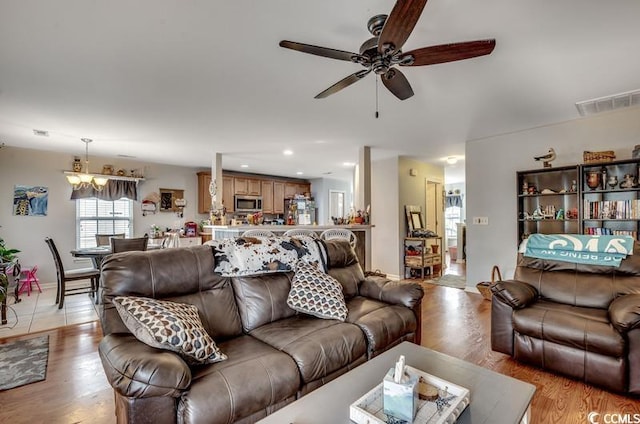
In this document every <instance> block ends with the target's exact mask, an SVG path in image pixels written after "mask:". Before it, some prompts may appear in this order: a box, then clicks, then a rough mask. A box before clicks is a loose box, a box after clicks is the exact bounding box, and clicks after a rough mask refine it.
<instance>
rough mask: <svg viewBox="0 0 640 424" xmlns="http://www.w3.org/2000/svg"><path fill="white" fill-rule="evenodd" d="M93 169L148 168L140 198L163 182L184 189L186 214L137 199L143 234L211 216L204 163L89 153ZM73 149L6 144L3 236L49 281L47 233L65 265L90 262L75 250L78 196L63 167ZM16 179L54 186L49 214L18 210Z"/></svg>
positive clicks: (0, 209)
mask: <svg viewBox="0 0 640 424" xmlns="http://www.w3.org/2000/svg"><path fill="white" fill-rule="evenodd" d="M89 161H90V169H92V170H100V169H102V165H103V164H112V165H114V168H115V169H119V168H124V169H144V176H145V181H142V182H140V183H139V185H138V195H139V200H142V199H143V198H144V197H145V196H146V195H148V194H149V193H151V192H158V190H159V188H173V189H183V190H184V193H185V199H186V200H187V206H186V207H185V209H184V217H183V218H179V217H178V216H177V215H176V214H175V213H173V212H160V213H157V214H149V215H147V216H142V211H141V209H140V201H137V202H135V203H134V214H133V225H134V228H133V233H134V236H135V237H141V236H143V235H144V234H145V233H148V232H149V229H150V227H151V225H158V226H160V227H161V228H165V227H169V228H180V227H182V225H183V224H184V222H186V221H196V222H198V221H199V220H201V219H206V218H208V217H207V216H206V215H199V214H197V188H198V186H197V184H198V181H197V176H196V172H197V171H199V170H200V169H196V168H188V167H178V166H171V165H160V164H155V163H146V162H137V161H131V160H124V159H113V158H104V157H94V156H90V157H89ZM72 162H73V155H71V154H68V153H54V152H44V151H39V150H30V149H21V148H16V147H3V148H2V149H0V170H1V175H2V178H0V202H1V204H0V225H1V228H0V236H1V237H2V238H4V240H5V242H6V245H7V247H10V248H15V249H19V250H20V251H21V252H20V254H19V259H20V262H21V263H22V264H25V265H38V276H39V278H40V280H41V281H43V282H55V280H56V271H55V266H54V263H53V258H52V256H51V253H50V252H49V249H48V248H47V245H46V244H45V242H44V239H45V237H52V238H53V240H54V241H55V243H56V246H57V247H58V250H59V251H60V256H61V257H62V260H63V263H64V266H65V268H68V269H73V268H81V267H85V266H89V265H90V262H89V261H88V260H83V259H74V258H73V257H72V256H71V255H70V254H69V251H71V250H73V249H75V243H76V230H75V220H76V215H75V202H74V201H72V200H69V198H70V196H71V191H72V189H71V186H70V185H69V184H68V183H67V180H66V178H65V176H64V174H63V173H62V171H64V170H70V169H71V163H72ZM15 185H34V186H36V185H37V186H45V187H48V190H49V197H48V211H47V215H46V216H15V215H13V192H14V186H15Z"/></svg>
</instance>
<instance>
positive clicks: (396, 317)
mask: <svg viewBox="0 0 640 424" xmlns="http://www.w3.org/2000/svg"><path fill="white" fill-rule="evenodd" d="M347 307H348V308H349V315H348V316H347V319H346V322H350V323H353V324H355V325H357V326H358V327H360V328H361V329H362V331H363V332H364V334H365V336H366V337H367V348H368V355H369V357H372V356H375V355H377V354H378V353H380V352H381V351H384V350H386V349H388V348H389V347H391V346H393V345H394V344H396V343H400V342H402V341H404V340H407V337H408V336H413V333H414V332H415V331H416V329H417V320H416V316H415V314H414V313H413V311H412V310H411V309H409V308H406V307H404V306H400V305H390V304H388V303H384V302H380V301H377V300H373V299H369V298H366V297H362V296H356V297H354V298H353V299H350V300H349V301H348V302H347ZM411 340H413V337H411Z"/></svg>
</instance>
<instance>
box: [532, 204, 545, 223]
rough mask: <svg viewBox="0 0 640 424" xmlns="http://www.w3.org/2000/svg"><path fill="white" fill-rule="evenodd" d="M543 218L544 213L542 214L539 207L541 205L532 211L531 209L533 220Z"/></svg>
mask: <svg viewBox="0 0 640 424" xmlns="http://www.w3.org/2000/svg"><path fill="white" fill-rule="evenodd" d="M543 218H544V215H543V213H542V207H541V206H538V207H537V208H536V210H534V211H533V219H534V220H535V221H539V220H541V219H543Z"/></svg>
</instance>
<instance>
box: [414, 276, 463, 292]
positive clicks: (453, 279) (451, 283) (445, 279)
mask: <svg viewBox="0 0 640 424" xmlns="http://www.w3.org/2000/svg"><path fill="white" fill-rule="evenodd" d="M424 282H425V283H430V284H437V285H439V286H447V287H453V288H454V289H464V288H465V287H466V286H467V278H466V277H464V276H461V275H454V274H445V275H443V276H442V277H440V278H437V279H434V280H424Z"/></svg>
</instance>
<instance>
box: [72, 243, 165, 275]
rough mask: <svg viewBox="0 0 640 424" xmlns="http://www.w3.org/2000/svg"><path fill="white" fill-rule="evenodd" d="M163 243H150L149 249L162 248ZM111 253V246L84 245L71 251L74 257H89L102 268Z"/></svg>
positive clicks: (95, 264) (95, 265) (96, 266)
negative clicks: (103, 262)
mask: <svg viewBox="0 0 640 424" xmlns="http://www.w3.org/2000/svg"><path fill="white" fill-rule="evenodd" d="M160 248H161V245H156V244H149V245H147V250H155V249H160ZM110 254H111V246H97V247H84V248H80V249H74V250H72V251H71V256H73V257H74V258H89V259H91V261H92V262H93V266H94V267H95V268H97V269H100V266H101V265H102V261H103V260H104V258H106V257H107V256H109V255H110Z"/></svg>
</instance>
